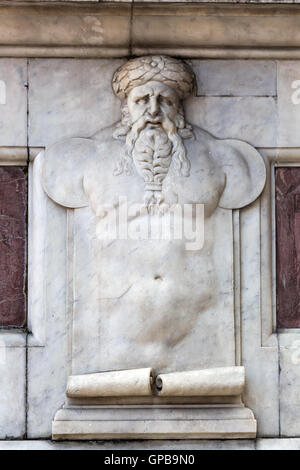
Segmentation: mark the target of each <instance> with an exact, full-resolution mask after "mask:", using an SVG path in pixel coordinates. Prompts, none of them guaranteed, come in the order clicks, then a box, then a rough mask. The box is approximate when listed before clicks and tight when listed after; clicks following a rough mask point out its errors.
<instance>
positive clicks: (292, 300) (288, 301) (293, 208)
mask: <svg viewBox="0 0 300 470" xmlns="http://www.w3.org/2000/svg"><path fill="white" fill-rule="evenodd" d="M275 182H276V274H277V279H276V289H277V326H278V327H279V328H299V327H300V168H296V167H289V168H277V169H276V173H275Z"/></svg>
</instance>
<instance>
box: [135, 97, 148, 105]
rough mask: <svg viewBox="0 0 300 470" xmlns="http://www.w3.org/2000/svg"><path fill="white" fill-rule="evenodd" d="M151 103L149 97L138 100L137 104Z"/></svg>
mask: <svg viewBox="0 0 300 470" xmlns="http://www.w3.org/2000/svg"><path fill="white" fill-rule="evenodd" d="M148 102H149V95H146V96H143V97H142V98H138V99H137V100H136V103H137V104H147V103H148Z"/></svg>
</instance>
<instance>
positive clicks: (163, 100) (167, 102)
mask: <svg viewBox="0 0 300 470" xmlns="http://www.w3.org/2000/svg"><path fill="white" fill-rule="evenodd" d="M158 100H159V102H160V103H161V104H165V105H167V106H173V103H172V101H171V100H169V98H167V97H166V96H160V97H159V99H158Z"/></svg>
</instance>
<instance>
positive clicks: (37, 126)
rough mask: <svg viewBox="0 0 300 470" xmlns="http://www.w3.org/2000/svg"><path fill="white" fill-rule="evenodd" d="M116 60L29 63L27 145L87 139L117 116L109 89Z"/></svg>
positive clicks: (118, 111) (52, 60)
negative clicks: (73, 138) (71, 138)
mask: <svg viewBox="0 0 300 470" xmlns="http://www.w3.org/2000/svg"><path fill="white" fill-rule="evenodd" d="M122 63H123V61H122V60H119V59H115V60H114V59H109V60H106V59H102V60H101V59H100V60H74V59H47V60H39V59H35V60H31V61H30V63H29V82H30V93H29V111H30V114H29V115H30V119H29V142H30V145H31V146H37V147H39V146H46V145H47V146H49V145H51V144H54V143H55V142H57V141H59V140H61V139H64V138H67V137H73V136H74V137H75V136H76V137H90V136H91V135H92V134H94V133H95V132H96V131H97V130H98V129H100V128H102V127H105V126H108V125H110V124H112V123H113V122H115V121H116V120H117V119H118V118H119V116H120V104H119V100H118V99H117V98H116V97H115V96H114V94H113V91H112V89H111V77H112V74H113V72H114V71H115V70H116V69H117V68H118V67H119V66H120V65H121V64H122Z"/></svg>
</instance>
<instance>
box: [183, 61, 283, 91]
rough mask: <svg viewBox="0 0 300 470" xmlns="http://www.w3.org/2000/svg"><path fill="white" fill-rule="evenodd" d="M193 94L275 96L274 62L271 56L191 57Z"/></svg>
mask: <svg viewBox="0 0 300 470" xmlns="http://www.w3.org/2000/svg"><path fill="white" fill-rule="evenodd" d="M191 64H192V68H193V70H194V72H195V74H196V78H197V84H198V91H197V95H198V96H201V95H206V96H275V95H276V93H277V90H276V63H275V62H274V61H271V60H192V61H191Z"/></svg>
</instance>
